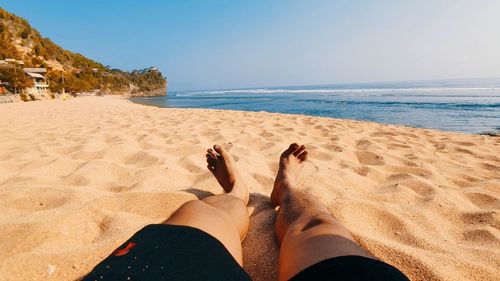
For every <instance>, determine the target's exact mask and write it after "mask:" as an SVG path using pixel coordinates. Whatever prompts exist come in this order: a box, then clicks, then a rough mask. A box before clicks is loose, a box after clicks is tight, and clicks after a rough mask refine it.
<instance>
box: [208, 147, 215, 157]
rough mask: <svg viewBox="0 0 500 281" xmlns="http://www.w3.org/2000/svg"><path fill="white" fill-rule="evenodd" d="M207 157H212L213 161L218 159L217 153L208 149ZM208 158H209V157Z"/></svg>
mask: <svg viewBox="0 0 500 281" xmlns="http://www.w3.org/2000/svg"><path fill="white" fill-rule="evenodd" d="M207 153H208V154H207V155H210V156H211V157H212V158H213V159H217V154H216V153H215V151H214V150H213V149H211V148H209V149H207ZM207 157H208V156H207Z"/></svg>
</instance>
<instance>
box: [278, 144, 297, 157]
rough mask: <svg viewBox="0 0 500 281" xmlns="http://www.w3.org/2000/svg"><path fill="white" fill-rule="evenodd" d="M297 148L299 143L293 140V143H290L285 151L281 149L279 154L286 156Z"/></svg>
mask: <svg viewBox="0 0 500 281" xmlns="http://www.w3.org/2000/svg"><path fill="white" fill-rule="evenodd" d="M297 149H299V145H298V144H297V143H295V142H294V143H292V144H290V146H289V147H288V148H287V149H286V150H285V151H283V153H282V154H281V156H288V155H290V154H292V153H294V152H295V151H296V150H297Z"/></svg>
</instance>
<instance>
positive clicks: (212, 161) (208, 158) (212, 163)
mask: <svg viewBox="0 0 500 281" xmlns="http://www.w3.org/2000/svg"><path fill="white" fill-rule="evenodd" d="M207 163H208V164H210V165H212V166H215V164H216V163H217V160H216V159H214V158H212V156H211V155H210V154H207Z"/></svg>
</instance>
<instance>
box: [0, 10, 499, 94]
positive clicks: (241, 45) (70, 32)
mask: <svg viewBox="0 0 500 281" xmlns="http://www.w3.org/2000/svg"><path fill="white" fill-rule="evenodd" d="M0 7H2V8H4V9H6V10H8V11H10V12H13V13H15V14H17V15H19V16H22V17H24V18H26V19H27V20H28V21H29V22H30V23H31V24H32V26H34V27H35V28H37V29H38V30H39V31H40V32H41V33H42V35H43V36H45V37H48V38H50V39H52V40H53V41H54V42H56V43H58V44H59V45H61V46H62V47H63V48H66V49H68V50H71V51H74V52H79V53H81V54H83V55H85V56H87V57H89V58H92V59H94V60H97V61H99V62H101V63H103V64H105V65H111V66H112V67H116V68H121V69H126V70H131V69H136V68H144V67H148V66H157V67H159V68H160V69H161V70H162V72H163V73H164V74H165V75H166V76H167V77H168V80H169V90H171V91H177V90H193V89H226V88H241V87H266V86H291V85H312V84H333V83H347V82H377V81H405V80H428V79H445V78H472V77H500V17H499V16H498V11H500V1H496V0H491V1H486V0H484V1H483V0H479V1H460V0H458V1H440V0H433V1H382V0H380V1H347V0H346V1H333V0H330V1H293V0H288V1H280V0H274V1H266V0H253V1H250V0H248V1H223V0H220V1H209V0H205V1H190V0H182V1H180V0H179V1H163V0H157V1H139V0H136V1H131V0H120V1H118V0H106V1H103V0H86V1H67V0H66V1H63V0H44V1H39V0H22V1H21V0H16V1H13V0H8V1H5V0H0Z"/></svg>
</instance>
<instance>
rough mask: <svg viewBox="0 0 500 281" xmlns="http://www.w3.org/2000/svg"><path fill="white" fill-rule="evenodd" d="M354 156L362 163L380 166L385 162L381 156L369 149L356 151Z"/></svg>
mask: <svg viewBox="0 0 500 281" xmlns="http://www.w3.org/2000/svg"><path fill="white" fill-rule="evenodd" d="M356 157H358V161H359V163H361V164H363V165H374V166H381V165H384V164H385V163H384V158H383V157H382V156H380V155H378V154H375V153H373V152H371V151H363V150H359V151H356Z"/></svg>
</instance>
